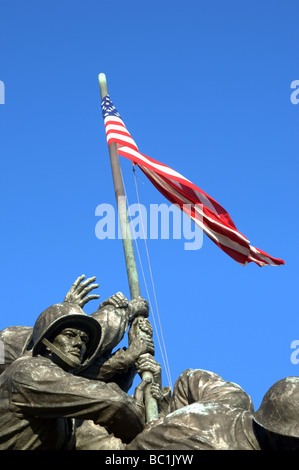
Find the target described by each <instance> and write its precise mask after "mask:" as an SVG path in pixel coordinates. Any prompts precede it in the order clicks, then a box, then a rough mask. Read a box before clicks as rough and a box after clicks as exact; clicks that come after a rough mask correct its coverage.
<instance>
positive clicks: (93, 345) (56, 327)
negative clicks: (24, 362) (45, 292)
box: [32, 302, 101, 370]
mask: <svg viewBox="0 0 299 470" xmlns="http://www.w3.org/2000/svg"><path fill="white" fill-rule="evenodd" d="M68 327H69V328H76V329H80V330H83V331H84V332H86V333H87V334H88V337H89V340H88V343H87V345H86V352H85V354H84V358H83V361H82V364H81V366H80V370H82V369H84V368H86V367H87V366H88V365H89V364H90V363H91V362H92V360H93V359H94V358H95V356H96V354H97V352H98V350H99V347H100V340H101V326H100V324H99V322H98V321H97V320H96V319H95V318H92V317H91V316H89V315H87V314H86V313H85V312H83V310H82V309H81V308H80V307H79V306H77V305H75V304H71V303H68V302H64V303H60V304H55V305H52V306H51V307H49V308H47V309H46V310H44V311H43V312H42V313H41V314H40V315H39V317H38V318H37V320H36V322H35V324H34V327H33V334H32V341H33V349H32V354H33V356H36V355H38V354H40V353H41V351H42V348H43V347H44V346H45V345H46V346H47V347H49V348H50V349H51V350H52V351H53V348H54V346H53V345H52V341H53V339H54V338H55V336H56V335H57V334H58V333H59V332H60V331H62V330H63V329H64V328H68ZM54 349H55V348H54ZM55 353H58V355H59V356H60V358H61V359H62V360H65V362H67V360H66V358H65V357H64V356H63V355H62V356H61V355H60V354H59V352H58V351H57V350H55ZM67 363H68V364H69V362H67ZM69 365H70V364H69Z"/></svg>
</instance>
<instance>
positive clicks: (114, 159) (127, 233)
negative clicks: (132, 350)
mask: <svg viewBox="0 0 299 470" xmlns="http://www.w3.org/2000/svg"><path fill="white" fill-rule="evenodd" d="M98 79H99V85H100V91H101V98H102V100H103V99H104V98H105V96H107V95H108V88H107V81H106V76H105V74H103V73H100V74H99V76H98ZM108 149H109V156H110V163H111V170H112V176H113V183H114V190H115V197H116V202H117V210H118V218H119V224H120V228H121V234H122V241H123V248H124V254H125V261H126V268H127V275H128V282H129V288H130V295H131V299H135V298H136V297H140V296H141V293H140V285H139V278H138V271H137V266H136V260H135V253H134V247H133V242H132V234H131V229H130V225H129V218H128V212H127V206H126V199H125V191H124V186H123V180H122V173H121V168H120V164H119V158H118V153H117V145H116V143H115V142H111V143H110V144H109V146H108ZM141 333H142V332H141ZM148 377H149V378H150V379H151V380H152V382H153V381H154V378H153V375H152V373H151V372H144V373H143V374H142V379H143V380H144V379H146V378H148ZM145 410H146V418H147V422H150V421H153V420H155V419H158V405H157V401H156V400H155V398H153V397H152V395H151V394H150V393H149V387H147V390H146V391H145Z"/></svg>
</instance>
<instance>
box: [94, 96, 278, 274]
mask: <svg viewBox="0 0 299 470" xmlns="http://www.w3.org/2000/svg"><path fill="white" fill-rule="evenodd" d="M102 115H103V119H104V124H105V130H106V137H107V143H108V146H109V145H110V144H111V143H112V142H115V143H116V144H117V149H118V154H119V155H121V156H122V157H125V158H128V159H129V160H131V161H132V162H133V163H134V164H135V165H137V166H138V167H139V168H140V169H141V170H142V172H143V173H144V174H145V175H146V176H147V178H148V179H149V180H150V181H151V182H152V184H153V185H154V186H155V187H156V188H157V189H158V190H159V191H160V193H162V194H163V195H164V196H165V197H166V198H167V199H168V200H169V201H170V202H171V203H172V204H176V205H178V206H179V207H180V208H181V210H182V211H184V212H185V213H186V214H188V216H189V217H191V219H192V220H194V222H195V223H196V224H197V225H198V226H199V227H200V228H201V229H202V230H203V232H204V233H205V234H206V235H207V236H208V237H209V238H210V239H211V240H212V241H213V242H214V243H215V244H216V245H217V246H218V247H219V248H221V250H223V251H224V252H225V253H227V254H228V255H229V256H230V257H231V258H233V259H234V260H235V261H237V262H238V263H240V264H241V265H243V266H245V265H246V264H248V263H250V262H254V263H256V264H257V265H258V266H265V265H271V266H279V265H281V264H285V263H284V261H283V260H281V259H276V258H273V257H272V256H270V255H268V254H267V253H265V252H264V251H262V250H259V249H257V248H255V247H253V246H252V245H250V242H249V240H248V239H247V238H246V237H245V236H244V235H242V234H241V233H240V232H239V231H238V230H237V228H236V226H235V224H234V222H233V221H232V219H231V217H230V215H229V214H228V213H227V211H226V210H225V209H224V208H223V207H222V206H221V205H220V204H218V202H216V201H215V200H214V199H213V198H211V197H210V196H209V195H208V194H206V193H205V192H204V191H202V190H201V189H200V188H198V187H197V186H196V185H195V184H193V183H192V182H191V181H189V180H188V179H186V178H185V177H184V176H182V175H181V174H180V173H178V172H177V171H175V170H173V169H172V168H170V167H169V166H167V165H164V164H163V163H160V162H158V161H157V160H154V159H153V158H150V157H148V156H146V155H144V154H142V153H141V152H140V151H139V150H138V147H137V145H136V143H135V142H134V140H133V139H132V137H131V135H130V133H129V132H128V130H127V129H126V126H125V124H124V122H123V120H122V119H121V116H120V115H119V113H118V112H117V110H116V108H115V107H114V105H113V103H112V101H111V100H110V97H109V95H107V96H106V97H105V98H104V99H103V100H102Z"/></svg>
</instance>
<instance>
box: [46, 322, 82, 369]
mask: <svg viewBox="0 0 299 470" xmlns="http://www.w3.org/2000/svg"><path fill="white" fill-rule="evenodd" d="M87 343H88V335H87V333H85V332H84V331H82V330H78V329H75V328H65V329H64V330H62V331H61V332H60V333H59V334H58V335H57V336H56V337H55V339H54V341H53V344H54V346H56V347H57V348H58V349H60V351H62V352H63V353H64V354H65V355H66V356H68V357H69V358H70V359H71V360H72V361H74V362H76V363H77V364H78V365H80V364H81V363H82V360H83V356H84V354H85V352H86V345H87Z"/></svg>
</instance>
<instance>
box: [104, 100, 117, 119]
mask: <svg viewBox="0 0 299 470" xmlns="http://www.w3.org/2000/svg"><path fill="white" fill-rule="evenodd" d="M102 114H103V119H105V118H106V117H107V116H116V117H118V118H120V114H119V113H118V112H117V111H116V109H115V107H114V105H113V103H112V101H111V100H110V98H109V96H108V95H107V96H105V98H104V99H103V101H102Z"/></svg>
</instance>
